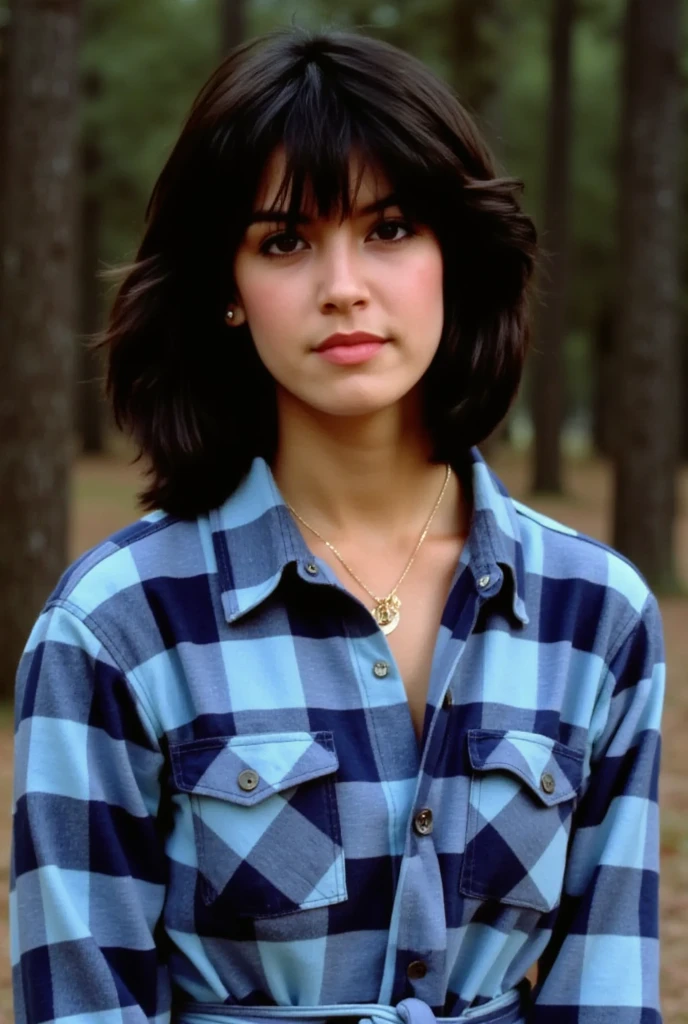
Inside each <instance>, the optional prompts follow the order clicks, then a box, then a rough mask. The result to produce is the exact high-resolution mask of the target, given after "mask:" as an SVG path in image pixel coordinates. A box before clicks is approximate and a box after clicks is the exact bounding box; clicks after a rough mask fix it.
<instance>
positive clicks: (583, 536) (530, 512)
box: [510, 498, 652, 607]
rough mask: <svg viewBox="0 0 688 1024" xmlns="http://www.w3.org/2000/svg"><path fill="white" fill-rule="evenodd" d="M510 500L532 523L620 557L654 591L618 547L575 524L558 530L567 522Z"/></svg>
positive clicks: (647, 587) (649, 591)
mask: <svg viewBox="0 0 688 1024" xmlns="http://www.w3.org/2000/svg"><path fill="white" fill-rule="evenodd" d="M510 500H511V503H512V505H513V507H514V511H515V512H516V514H517V515H522V516H523V517H524V518H525V519H530V521H531V522H532V523H535V524H536V526H541V527H542V529H543V530H551V531H552V533H558V534H560V536H562V537H570V538H571V539H572V540H581V541H584V542H585V543H586V544H590V545H591V546H592V547H594V548H599V550H600V551H606V552H607V553H608V554H610V555H614V556H615V557H616V558H618V559H619V561H621V562H623V563H624V564H625V565H627V566H628V567H629V569H632V570H633V571H634V572H635V573H636V575H637V576H638V578H639V579H640V580H642V582H643V584H644V585H645V587H646V589H647V592H648V595H649V594H651V593H652V591H651V589H650V586H649V584H648V582H647V580H646V579H645V577H644V576H643V574H642V573H641V571H640V569H639V568H638V566H637V565H635V564H634V563H633V562H632V561H631V560H630V558H627V557H626V556H625V555H623V554H622V553H621V552H620V551H617V549H616V548H613V547H612V546H611V545H610V544H605V542H604V541H602V540H598V539H597V538H596V537H591V536H590V534H588V533H581V532H580V531H579V530H576V529H575V528H574V527H573V526H568V527H566V529H564V530H558V529H557V526H559V525H561V526H565V524H564V523H561V524H559V523H557V521H556V519H552V518H551V516H548V515H546V514H545V513H544V512H538V511H537V509H531V508H529V507H528V505H523V504H522V503H521V502H520V501H518V500H517V499H515V498H511V499H510ZM536 516H542V517H543V518H545V519H548V520H549V522H548V523H543V522H541V521H540V519H536V518H535V517H536ZM569 531H572V532H569ZM646 600H647V597H646ZM643 607H644V606H643Z"/></svg>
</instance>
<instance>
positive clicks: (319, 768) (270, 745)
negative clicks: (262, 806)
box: [170, 732, 339, 806]
mask: <svg viewBox="0 0 688 1024" xmlns="http://www.w3.org/2000/svg"><path fill="white" fill-rule="evenodd" d="M170 759H171V762H172V773H173V776H174V781H175V785H176V786H177V788H178V789H179V790H180V791H181V792H183V793H192V794H194V795H195V796H214V797H219V798H220V799H221V800H230V801H231V802H232V803H236V804H243V805H245V806H251V805H252V804H257V803H260V801H261V800H265V798H266V797H268V796H271V795H272V794H273V793H279V792H280V790H283V789H288V788H289V787H290V786H297V785H298V784H299V783H301V782H307V781H309V780H310V779H317V778H319V777H320V776H321V775H330V774H332V772H336V771H337V769H338V767H339V761H338V760H337V753H336V751H335V749H334V739H333V736H332V733H331V732H313V733H311V732H286V733H277V732H275V733H259V734H256V735H248V736H218V737H212V738H209V739H201V740H190V741H188V742H186V743H176V744H170Z"/></svg>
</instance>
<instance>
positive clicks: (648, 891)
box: [529, 595, 665, 1024]
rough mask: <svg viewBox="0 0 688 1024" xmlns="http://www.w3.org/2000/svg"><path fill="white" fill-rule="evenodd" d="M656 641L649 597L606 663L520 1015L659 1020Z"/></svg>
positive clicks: (542, 1022) (580, 1022) (660, 689)
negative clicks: (549, 915) (525, 1011)
mask: <svg viewBox="0 0 688 1024" xmlns="http://www.w3.org/2000/svg"><path fill="white" fill-rule="evenodd" d="M664 678H665V664H664V643H663V636H662V625H661V620H660V616H659V609H658V607H657V602H656V600H655V598H654V597H653V596H652V595H650V597H648V599H647V602H646V603H645V606H644V608H643V610H642V613H641V615H640V617H639V619H638V620H637V622H636V625H635V627H634V628H633V629H632V630H631V632H630V634H629V635H628V636H627V637H626V639H625V640H624V641H623V642H622V643H621V646H620V648H619V649H618V651H617V653H616V654H615V655H614V657H613V659H612V661H611V663H610V665H609V667H608V670H607V672H606V676H605V681H604V685H603V688H602V690H601V691H600V697H599V700H598V702H597V707H596V712H595V716H594V718H593V733H594V736H593V747H592V759H591V775H590V778H589V782H588V786H587V788H586V790H585V793H584V795H583V796H582V798H581V801H580V804H579V806H578V808H577V811H576V815H575V819H574V831H573V834H572V841H571V845H570V849H569V857H568V864H567V872H566V878H565V883H564V895H563V899H562V904H561V908H560V911H559V914H558V916H557V919H556V923H555V925H554V930H553V934H552V939H551V941H550V943H549V945H548V947H547V949H546V950H545V953H544V955H543V956H542V958H541V960H540V963H539V965H538V982H537V985H536V987H535V989H534V993H533V1004H532V1010H531V1015H530V1017H529V1024H555V1022H556V1024H612V1022H613V1024H638V1022H639V1021H642V1022H643V1024H660V1022H661V1015H660V1009H659V911H658V895H659V893H658V888H659V887H658V881H659V814H658V805H657V788H658V776H659V759H660V731H659V730H660V720H661V713H662V704H663V697H664Z"/></svg>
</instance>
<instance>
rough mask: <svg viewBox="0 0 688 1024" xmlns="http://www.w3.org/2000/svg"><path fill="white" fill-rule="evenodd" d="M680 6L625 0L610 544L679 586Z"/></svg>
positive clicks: (658, 581) (656, 577)
mask: <svg viewBox="0 0 688 1024" xmlns="http://www.w3.org/2000/svg"><path fill="white" fill-rule="evenodd" d="M680 40H681V3H680V0H628V4H627V10H626V24H625V40H624V68H623V97H622V102H623V106H622V115H621V147H620V156H621V159H620V202H619V243H620V245H619V289H620V300H621V301H620V315H619V320H618V330H619V335H618V340H617V352H618V354H619V360H618V366H617V370H618V382H619V394H618V403H619V404H618V409H619V444H618V445H616V446H615V448H616V451H615V495H614V497H615V501H614V545H615V546H616V547H617V548H618V549H619V550H620V551H622V552H623V553H624V554H625V555H626V556H627V557H628V558H630V559H631V560H632V561H633V562H635V563H636V565H637V566H638V567H639V569H640V570H641V572H642V573H643V574H644V575H645V576H646V577H647V579H648V580H649V582H650V584H651V585H653V586H654V587H655V588H657V589H672V588H673V586H674V585H675V564H674V546H673V528H674V516H675V508H676V469H677V463H678V429H679V423H678V404H679V397H678V396H679V376H680V372H679V362H680V361H679V341H678V323H679V321H678V315H679V308H678V300H679V289H680V283H679V244H678V243H679V236H678V231H679V225H680V223H681V218H680V206H681V203H680V191H679V173H678V172H679V155H680V152H681V144H682V134H681V111H682V101H683V86H682V81H681V70H680Z"/></svg>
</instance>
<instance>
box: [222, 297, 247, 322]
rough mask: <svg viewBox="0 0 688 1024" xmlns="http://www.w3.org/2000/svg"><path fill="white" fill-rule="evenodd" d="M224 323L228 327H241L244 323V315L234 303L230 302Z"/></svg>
mask: <svg viewBox="0 0 688 1024" xmlns="http://www.w3.org/2000/svg"><path fill="white" fill-rule="evenodd" d="M225 323H226V324H227V326H228V327H241V325H242V324H245V323H246V314H245V313H244V311H243V309H242V308H241V306H239V305H237V303H236V302H231V303H230V304H229V306H228V307H227V311H226V313H225Z"/></svg>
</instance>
